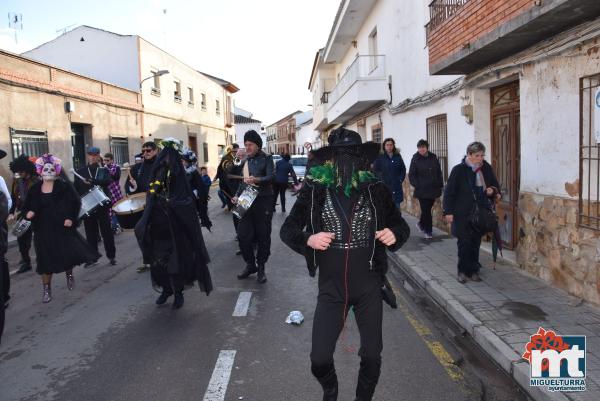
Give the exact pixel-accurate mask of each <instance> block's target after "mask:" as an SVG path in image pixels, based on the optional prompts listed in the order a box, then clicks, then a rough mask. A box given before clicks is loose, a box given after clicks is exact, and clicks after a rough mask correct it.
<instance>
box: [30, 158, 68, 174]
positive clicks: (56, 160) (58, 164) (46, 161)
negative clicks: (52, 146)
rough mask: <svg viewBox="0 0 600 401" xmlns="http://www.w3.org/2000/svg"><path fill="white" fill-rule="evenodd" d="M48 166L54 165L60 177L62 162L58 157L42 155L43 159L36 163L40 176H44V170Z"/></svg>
mask: <svg viewBox="0 0 600 401" xmlns="http://www.w3.org/2000/svg"><path fill="white" fill-rule="evenodd" d="M46 164H52V165H53V166H54V169H55V170H56V175H60V172H61V170H62V161H61V160H60V159H59V158H58V157H55V156H52V155H51V154H49V153H46V154H44V155H42V157H40V158H38V159H37V160H36V161H35V169H36V171H37V173H38V174H39V175H41V174H42V170H43V169H44V166H45V165H46Z"/></svg>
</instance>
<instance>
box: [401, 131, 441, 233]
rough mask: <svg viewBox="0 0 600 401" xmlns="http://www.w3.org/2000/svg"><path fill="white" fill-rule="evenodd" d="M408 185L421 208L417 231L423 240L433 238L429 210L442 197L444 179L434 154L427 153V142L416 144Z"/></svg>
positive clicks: (422, 140)
mask: <svg viewBox="0 0 600 401" xmlns="http://www.w3.org/2000/svg"><path fill="white" fill-rule="evenodd" d="M408 179H409V180H410V184H411V185H412V186H413V187H415V192H414V197H415V198H417V199H418V200H419V205H420V206H421V218H420V220H419V222H418V223H417V228H418V229H419V231H421V232H422V233H424V234H425V238H427V239H431V238H433V218H432V216H431V209H432V208H433V204H434V203H435V200H436V199H437V198H439V197H440V196H442V188H443V187H444V177H443V175H442V168H441V167H440V162H439V160H438V158H437V156H436V155H435V154H434V153H431V152H430V151H429V142H427V141H426V140H424V139H421V140H420V141H419V142H418V143H417V153H415V154H414V155H413V158H412V160H411V162H410V169H409V170H408Z"/></svg>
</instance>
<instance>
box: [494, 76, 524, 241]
mask: <svg viewBox="0 0 600 401" xmlns="http://www.w3.org/2000/svg"><path fill="white" fill-rule="evenodd" d="M519 105H520V103H519V83H518V82H514V83H511V84H508V85H504V86H500V87H497V88H494V89H492V91H491V107H492V113H491V115H492V121H491V124H492V166H493V168H494V172H495V173H496V177H497V178H498V182H499V183H500V188H501V192H502V199H501V200H500V202H499V203H498V205H497V207H496V210H497V212H498V218H499V222H500V235H501V237H502V242H503V243H504V247H506V248H508V249H514V248H515V246H516V244H517V240H518V223H519V218H518V217H519V216H518V207H519V206H518V200H519V187H520V164H521V141H520V136H521V132H520V106H519Z"/></svg>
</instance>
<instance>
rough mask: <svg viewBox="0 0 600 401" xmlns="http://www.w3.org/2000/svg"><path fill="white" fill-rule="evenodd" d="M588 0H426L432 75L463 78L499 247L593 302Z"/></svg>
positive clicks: (599, 137) (592, 69)
mask: <svg viewBox="0 0 600 401" xmlns="http://www.w3.org/2000/svg"><path fill="white" fill-rule="evenodd" d="M599 16H600V2H598V1H596V0H568V1H565V0H562V1H526V0H504V1H501V2H498V1H493V0H454V1H448V0H436V1H433V2H432V3H431V4H430V21H429V23H428V25H427V27H426V30H427V44H428V47H429V69H430V72H431V73H432V74H436V75H444V74H463V75H465V78H464V81H463V82H462V84H461V86H462V91H463V96H462V101H463V105H462V111H463V112H464V114H467V115H468V116H469V118H471V119H472V120H473V126H474V138H475V139H478V140H482V141H484V142H486V143H488V144H489V149H488V160H489V161H490V162H491V163H492V165H493V167H494V169H495V171H496V174H497V176H498V178H499V180H500V182H501V184H502V194H503V198H502V201H501V202H500V205H499V207H498V212H499V218H500V222H501V229H502V235H503V239H504V242H505V245H506V246H507V247H508V248H510V249H514V250H515V251H516V260H517V262H518V264H519V265H520V266H521V267H522V268H523V269H525V270H527V271H528V272H530V273H532V274H534V275H536V276H539V277H541V278H543V279H544V280H546V281H548V282H550V283H552V284H553V285H556V286H558V287H561V288H563V289H566V290H567V291H569V292H570V293H572V294H575V295H577V296H580V297H582V298H584V299H586V300H589V301H592V302H594V303H597V304H598V303H600V213H599V210H600V209H599V207H600V206H599V205H600V202H599V200H600V198H599V193H600V184H599V182H600V178H599V177H600V175H599V174H600V169H599V167H600V154H599V153H598V152H599V149H600V147H599V143H600V102H599V101H598V99H600V97H599V95H600V58H599V56H598V54H599V53H600V48H599V47H598V44H597V43H598V40H599V39H600V19H598V17H599Z"/></svg>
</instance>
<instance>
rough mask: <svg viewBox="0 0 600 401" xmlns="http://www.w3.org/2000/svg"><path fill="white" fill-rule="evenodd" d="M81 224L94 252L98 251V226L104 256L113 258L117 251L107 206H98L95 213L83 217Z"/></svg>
mask: <svg viewBox="0 0 600 401" xmlns="http://www.w3.org/2000/svg"><path fill="white" fill-rule="evenodd" d="M83 226H84V228H85V237H86V238H87V241H88V243H89V244H90V245H91V247H92V249H93V250H95V251H96V253H98V240H99V237H98V228H99V229H100V234H102V242H103V243H104V250H105V251H106V257H107V258H109V259H114V258H115V255H116V253H117V251H116V248H115V236H114V233H113V231H112V227H111V224H110V216H109V214H108V208H107V207H103V208H100V209H98V211H97V212H96V213H94V214H92V215H91V216H90V217H87V218H85V219H84V220H83Z"/></svg>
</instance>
